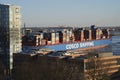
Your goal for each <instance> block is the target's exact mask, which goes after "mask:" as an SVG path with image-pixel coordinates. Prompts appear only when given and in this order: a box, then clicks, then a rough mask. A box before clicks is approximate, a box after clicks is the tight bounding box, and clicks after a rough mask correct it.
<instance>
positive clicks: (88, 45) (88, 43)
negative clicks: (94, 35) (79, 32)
mask: <svg viewBox="0 0 120 80" xmlns="http://www.w3.org/2000/svg"><path fill="white" fill-rule="evenodd" d="M90 46H94V42H84V43H80V47H90Z"/></svg>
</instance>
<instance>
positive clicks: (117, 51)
mask: <svg viewBox="0 0 120 80" xmlns="http://www.w3.org/2000/svg"><path fill="white" fill-rule="evenodd" d="M111 40H112V45H111V49H112V52H113V55H120V36H112V39H111Z"/></svg>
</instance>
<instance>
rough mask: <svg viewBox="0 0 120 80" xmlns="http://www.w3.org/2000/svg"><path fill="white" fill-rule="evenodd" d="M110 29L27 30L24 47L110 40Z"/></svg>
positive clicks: (92, 27)
mask: <svg viewBox="0 0 120 80" xmlns="http://www.w3.org/2000/svg"><path fill="white" fill-rule="evenodd" d="M109 36H110V33H109V29H100V28H94V26H91V28H88V29H84V28H75V29H73V30H72V29H63V30H62V31H59V30H58V31H55V30H53V31H47V32H46V31H45V32H44V31H40V32H36V34H35V33H32V30H30V29H27V30H26V35H24V36H23V40H22V41H23V42H22V43H23V45H31V46H40V45H42V46H45V45H54V44H62V43H73V42H78V41H79V42H80V41H90V40H98V39H104V38H110V37H109Z"/></svg>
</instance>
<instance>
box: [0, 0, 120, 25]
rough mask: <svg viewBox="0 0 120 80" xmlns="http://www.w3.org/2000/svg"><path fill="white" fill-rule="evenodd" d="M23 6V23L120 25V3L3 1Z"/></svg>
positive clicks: (118, 0) (112, 0) (1, 0)
mask: <svg viewBox="0 0 120 80" xmlns="http://www.w3.org/2000/svg"><path fill="white" fill-rule="evenodd" d="M0 3H9V4H13V5H19V6H21V14H22V24H24V23H26V26H28V27H43V26H55V27H56V26H76V27H79V26H90V25H93V24H94V25H96V26H120V0H0Z"/></svg>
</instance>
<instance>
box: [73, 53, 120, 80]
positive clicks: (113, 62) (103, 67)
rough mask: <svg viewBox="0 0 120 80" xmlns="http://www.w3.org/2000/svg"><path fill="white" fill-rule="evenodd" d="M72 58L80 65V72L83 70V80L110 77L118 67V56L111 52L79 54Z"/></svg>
mask: <svg viewBox="0 0 120 80" xmlns="http://www.w3.org/2000/svg"><path fill="white" fill-rule="evenodd" d="M74 60H75V61H77V62H78V61H79V63H80V65H81V66H82V68H81V72H83V75H84V79H85V80H90V79H91V80H93V79H94V80H102V79H103V78H105V77H106V78H110V76H111V75H112V74H114V73H116V72H118V71H119V69H120V56H113V55H112V53H111V52H104V53H99V54H94V55H92V56H91V55H89V56H88V55H87V56H81V57H78V58H75V59H74ZM108 76H109V77H108ZM106 80H107V79H106Z"/></svg>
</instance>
